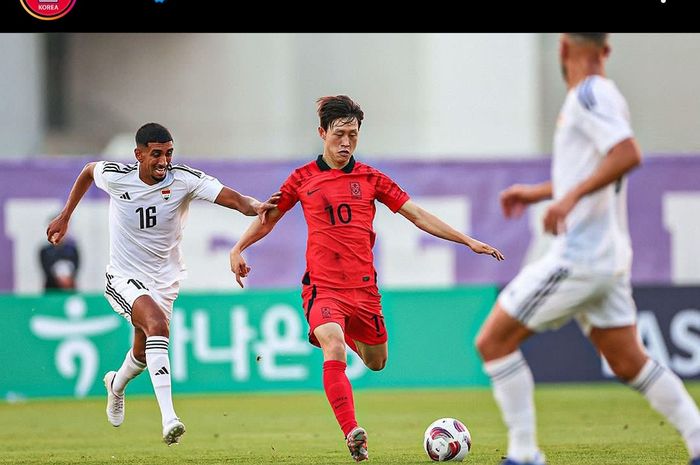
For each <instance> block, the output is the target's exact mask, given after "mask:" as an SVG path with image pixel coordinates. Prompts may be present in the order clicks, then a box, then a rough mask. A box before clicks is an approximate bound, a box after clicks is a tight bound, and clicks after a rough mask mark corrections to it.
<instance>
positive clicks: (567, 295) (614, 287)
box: [498, 256, 637, 334]
mask: <svg viewBox="0 0 700 465" xmlns="http://www.w3.org/2000/svg"><path fill="white" fill-rule="evenodd" d="M498 302H499V304H500V305H501V307H502V308H503V309H504V310H505V311H506V312H507V313H508V314H509V315H510V316H512V317H513V318H515V319H516V320H518V321H520V322H521V323H523V324H524V325H525V326H527V327H528V328H529V329H531V330H533V331H538V332H540V331H546V330H549V329H557V328H559V327H560V326H562V325H564V324H565V323H567V322H568V321H569V320H571V319H572V318H574V319H576V321H577V322H578V324H579V325H580V326H581V329H582V330H583V331H584V333H586V334H588V332H589V331H590V329H591V327H596V328H616V327H620V326H628V325H632V324H634V323H635V322H636V318H637V317H636V316H637V307H636V305H635V303H634V300H633V299H632V286H631V284H630V276H629V273H621V274H610V273H596V272H593V271H591V270H589V269H585V268H581V267H577V266H575V265H572V264H570V263H566V262H564V261H562V260H560V259H558V258H556V257H552V256H546V257H544V258H542V259H540V260H538V261H536V262H534V263H532V264H530V265H527V266H526V267H524V268H523V269H522V271H520V273H518V275H517V276H516V277H515V278H514V279H513V280H512V281H511V282H510V283H509V284H508V285H507V286H506V287H505V288H504V289H503V290H502V291H501V293H500V294H499V295H498Z"/></svg>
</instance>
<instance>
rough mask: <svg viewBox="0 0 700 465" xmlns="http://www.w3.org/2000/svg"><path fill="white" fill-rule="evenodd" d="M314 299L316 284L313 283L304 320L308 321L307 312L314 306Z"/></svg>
mask: <svg viewBox="0 0 700 465" xmlns="http://www.w3.org/2000/svg"><path fill="white" fill-rule="evenodd" d="M314 300H316V285H315V284H314V287H312V288H311V298H310V299H309V303H308V305H307V306H306V321H307V322H308V321H309V312H311V307H313V306H314Z"/></svg>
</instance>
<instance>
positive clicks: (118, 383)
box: [112, 349, 146, 396]
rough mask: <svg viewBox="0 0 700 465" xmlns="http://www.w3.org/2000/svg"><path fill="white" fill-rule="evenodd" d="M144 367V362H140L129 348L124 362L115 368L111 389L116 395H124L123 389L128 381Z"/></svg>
mask: <svg viewBox="0 0 700 465" xmlns="http://www.w3.org/2000/svg"><path fill="white" fill-rule="evenodd" d="M145 369H146V364H145V363H141V362H139V361H138V360H136V358H135V357H134V353H133V352H132V351H131V349H129V351H128V352H127V353H126V357H124V363H122V366H121V367H119V370H117V375H116V376H115V377H114V381H113V382H112V391H114V393H115V394H116V395H118V396H123V395H124V389H126V385H127V384H129V381H131V380H132V379H134V378H136V377H137V376H138V375H140V374H141V373H142V372H143V370H145Z"/></svg>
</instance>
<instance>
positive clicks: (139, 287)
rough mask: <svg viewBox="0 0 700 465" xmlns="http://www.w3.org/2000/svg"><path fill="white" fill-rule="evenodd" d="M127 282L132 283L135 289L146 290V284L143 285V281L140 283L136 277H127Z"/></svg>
mask: <svg viewBox="0 0 700 465" xmlns="http://www.w3.org/2000/svg"><path fill="white" fill-rule="evenodd" d="M127 284H133V285H134V287H135V288H136V289H146V290H148V288H147V287H146V286H144V285H143V283H142V282H141V281H139V280H138V279H133V278H132V279H129V280H128V281H127Z"/></svg>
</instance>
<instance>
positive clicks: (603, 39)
mask: <svg viewBox="0 0 700 465" xmlns="http://www.w3.org/2000/svg"><path fill="white" fill-rule="evenodd" d="M566 35H568V36H569V37H571V38H572V39H573V40H574V42H587V43H590V44H593V45H596V46H598V47H605V46H606V45H607V43H608V33H607V32H567V33H566Z"/></svg>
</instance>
